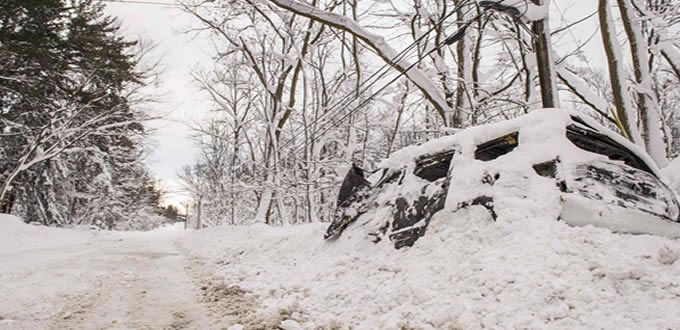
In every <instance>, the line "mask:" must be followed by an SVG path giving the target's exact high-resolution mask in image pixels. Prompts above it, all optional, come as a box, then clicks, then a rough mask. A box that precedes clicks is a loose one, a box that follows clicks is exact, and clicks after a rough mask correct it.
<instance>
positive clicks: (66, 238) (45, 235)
mask: <svg viewBox="0 0 680 330" xmlns="http://www.w3.org/2000/svg"><path fill="white" fill-rule="evenodd" d="M97 234H98V233H96V232H88V231H79V230H69V229H63V228H52V227H45V226H36V225H30V224H26V223H24V222H23V221H21V219H19V218H17V217H15V216H13V215H9V214H0V256H4V255H10V254H15V253H20V252H24V251H27V250H37V249H47V248H55V247H62V246H66V245H76V244H84V243H86V242H88V241H90V240H92V239H93V238H94V237H95V236H96V235H97Z"/></svg>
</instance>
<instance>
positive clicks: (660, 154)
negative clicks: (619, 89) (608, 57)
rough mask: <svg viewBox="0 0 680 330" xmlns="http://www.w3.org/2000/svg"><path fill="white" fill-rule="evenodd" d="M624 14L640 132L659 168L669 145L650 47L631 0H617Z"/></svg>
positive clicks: (622, 18)
mask: <svg viewBox="0 0 680 330" xmlns="http://www.w3.org/2000/svg"><path fill="white" fill-rule="evenodd" d="M617 1H618V4H619V11H620V12H621V22H622V23H623V27H624V29H625V31H626V36H627V37H628V41H630V52H631V58H632V59H633V69H634V70H633V71H634V72H635V82H636V84H637V88H636V89H637V112H638V117H639V118H640V130H641V134H642V139H643V140H644V143H645V147H646V149H647V152H648V153H649V155H650V156H652V158H653V159H654V161H656V163H657V165H659V166H660V167H665V166H666V165H668V158H667V157H666V146H665V143H664V138H663V133H662V131H661V127H660V124H661V123H660V119H659V107H658V101H657V99H656V95H655V94H654V91H653V89H652V86H651V83H652V77H651V75H650V67H649V63H650V61H649V53H648V51H649V45H648V44H647V40H646V39H645V37H644V36H643V34H642V28H641V26H640V23H638V21H639V20H640V18H639V17H637V16H636V15H635V13H634V12H633V4H632V3H631V2H630V0H617Z"/></svg>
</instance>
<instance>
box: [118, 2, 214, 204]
mask: <svg viewBox="0 0 680 330" xmlns="http://www.w3.org/2000/svg"><path fill="white" fill-rule="evenodd" d="M156 1H158V2H168V3H172V2H173V1H172V0H160V1H159V0H156ZM106 12H107V14H109V15H111V16H115V17H118V18H119V20H120V22H121V24H122V29H123V33H125V34H126V35H128V36H129V37H130V38H132V39H142V40H145V41H149V42H151V43H153V44H155V45H156V49H155V51H154V52H153V55H152V57H153V58H152V60H160V64H161V68H162V74H161V78H160V79H159V82H160V83H159V85H158V87H157V92H158V93H160V94H161V95H160V97H159V101H160V102H158V103H157V104H154V105H152V107H153V112H154V113H155V114H161V115H164V116H165V118H164V119H162V120H156V121H153V122H152V123H151V124H150V125H149V126H150V127H151V128H152V129H155V130H156V131H155V132H154V133H153V135H152V140H153V142H154V149H153V151H152V153H151V155H150V157H149V159H148V160H147V163H148V164H149V166H150V168H151V171H152V174H153V175H154V176H155V177H156V178H157V179H160V180H161V185H162V187H163V189H164V190H166V192H167V195H166V202H167V203H172V204H176V205H178V204H180V205H181V204H183V203H184V201H185V200H186V197H184V196H183V194H181V193H179V192H178V190H180V187H179V184H178V182H177V172H178V171H179V170H180V169H181V168H182V167H183V166H185V165H190V164H192V163H193V162H194V160H195V159H196V157H195V154H194V147H193V144H192V142H191V139H190V136H191V130H190V129H189V126H188V124H191V123H195V122H197V121H198V119H199V118H200V117H201V116H202V115H203V114H205V113H206V112H207V110H208V108H209V104H207V103H206V102H205V97H202V96H201V93H200V92H199V90H198V89H197V88H196V85H195V84H194V83H193V80H192V78H191V70H192V69H194V68H197V67H207V66H210V65H211V62H212V60H211V57H210V55H209V54H210V53H211V50H212V46H211V44H210V43H209V41H208V39H207V37H206V36H205V35H199V36H195V35H193V34H186V33H184V32H185V31H187V29H188V28H189V27H190V26H191V24H192V22H193V19H192V17H190V16H189V15H187V14H186V13H184V12H183V11H182V10H181V9H179V8H177V7H164V6H155V5H148V4H135V3H106Z"/></svg>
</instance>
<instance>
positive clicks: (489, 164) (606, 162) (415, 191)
mask: <svg viewBox="0 0 680 330" xmlns="http://www.w3.org/2000/svg"><path fill="white" fill-rule="evenodd" d="M472 206H480V207H484V208H486V209H487V210H488V212H489V214H490V215H491V218H492V219H494V220H503V221H516V220H517V219H522V218H530V217H536V216H537V215H540V216H550V217H551V218H554V219H559V220H561V221H565V222H566V223H568V224H571V225H575V226H584V225H593V226H597V227H605V228H609V229H611V230H613V231H616V232H622V233H635V234H657V235H664V236H668V237H680V222H678V221H679V215H680V210H679V205H678V199H677V197H676V195H675V193H674V192H673V191H672V190H671V189H669V188H668V186H667V185H666V184H665V183H664V182H663V179H662V177H661V175H660V173H659V169H658V168H657V167H656V165H655V163H654V162H653V160H652V159H651V158H650V157H649V156H648V155H647V154H646V153H645V152H644V151H643V150H641V149H640V148H639V147H637V146H636V145H634V144H632V143H630V142H628V141H627V140H626V139H624V138H623V137H621V136H620V135H618V134H616V133H614V132H612V131H611V130H609V129H607V128H605V127H604V126H602V125H600V124H599V123H597V122H596V121H594V120H592V119H591V118H588V117H586V116H583V115H580V114H577V113H574V112H569V111H565V110H559V109H542V110H536V111H533V112H531V113H529V114H527V115H524V116H522V117H519V118H516V119H513V120H508V121H504V122H499V123H495V124H489V125H483V126H478V127H473V128H468V129H465V130H463V131H461V132H459V133H456V134H454V135H451V136H445V137H441V138H438V139H434V140H431V141H428V142H427V143H424V144H421V145H417V146H409V147H406V148H404V149H402V150H399V151H398V152H396V153H394V154H393V155H392V156H390V157H389V158H388V159H386V160H384V161H383V162H382V163H381V164H380V167H379V169H378V170H376V171H375V172H373V174H371V175H365V173H364V171H363V170H362V169H360V168H358V167H354V166H353V167H352V168H351V169H350V170H349V172H348V174H347V176H346V177H345V180H344V181H343V184H342V187H341V189H340V193H339V196H338V204H337V209H336V212H335V218H334V221H333V222H332V223H331V225H330V226H329V227H328V229H327V231H326V234H325V236H324V238H325V239H328V240H332V239H335V238H337V237H339V236H340V235H341V234H343V232H345V233H347V232H354V233H359V234H361V235H368V236H369V237H372V238H373V240H374V241H376V242H377V241H380V240H382V239H384V238H388V239H390V240H391V241H392V242H393V244H394V245H395V247H397V248H400V247H403V246H410V245H412V244H413V243H414V242H415V241H416V240H417V239H419V238H420V237H421V236H423V235H424V234H425V231H426V230H427V228H428V225H429V224H430V221H431V219H432V218H433V216H435V215H436V214H437V213H438V212H443V211H445V212H447V213H446V214H452V216H455V212H457V211H459V210H461V209H467V208H469V207H472Z"/></svg>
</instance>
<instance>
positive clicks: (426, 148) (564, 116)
mask: <svg viewBox="0 0 680 330" xmlns="http://www.w3.org/2000/svg"><path fill="white" fill-rule="evenodd" d="M574 118H577V120H579V121H581V122H582V123H580V124H581V125H582V126H583V124H585V126H587V127H588V126H589V127H590V128H592V129H594V130H596V131H597V132H598V133H600V134H602V135H605V136H607V137H609V138H611V139H612V140H614V141H615V142H617V143H619V144H620V145H622V146H623V147H625V148H627V149H628V150H630V151H631V152H633V153H634V154H635V155H636V156H638V157H639V158H640V159H641V160H643V161H644V162H645V163H646V164H647V165H648V166H649V168H650V169H651V171H652V172H653V173H654V174H655V175H656V176H658V177H661V174H660V171H659V169H658V167H657V166H656V164H655V162H654V161H653V160H652V158H651V157H650V156H649V155H648V154H647V153H646V152H645V151H644V150H643V149H642V148H640V147H639V146H637V145H635V144H633V143H631V142H630V141H628V140H627V139H626V138H624V137H623V136H621V135H619V134H617V133H615V132H613V131H612V130H610V129H608V128H606V127H604V126H602V125H601V124H600V123H598V122H597V121H595V120H594V119H592V118H590V117H588V116H587V115H583V114H579V113H577V112H574V111H569V110H562V109H538V110H534V111H531V112H529V113H528V114H526V115H523V116H520V117H517V118H514V119H510V120H505V121H501V122H497V123H492V124H486V125H480V126H475V127H470V128H467V129H464V130H462V131H460V132H458V133H456V134H454V135H450V136H444V137H440V138H437V139H433V140H430V141H428V142H425V143H423V144H420V145H412V146H408V147H405V148H403V149H401V150H398V151H397V152H395V153H393V154H392V155H391V156H390V157H389V158H387V159H385V160H383V161H382V162H381V164H380V167H382V168H401V167H403V166H405V165H406V166H408V165H411V164H414V163H415V161H416V160H418V159H420V158H423V157H426V156H428V155H436V154H440V153H443V152H447V151H450V150H452V149H454V148H456V149H458V150H460V151H461V152H463V153H468V152H473V151H474V150H475V148H476V146H477V145H479V144H481V143H484V142H487V141H490V140H493V139H496V138H499V137H502V136H504V135H507V134H510V133H513V132H518V131H521V130H522V129H523V128H525V127H530V128H536V127H541V128H544V130H541V135H545V137H549V136H554V135H555V134H564V133H565V129H566V127H567V126H569V125H571V124H574V123H575V120H574ZM533 131H534V132H535V131H536V130H533ZM520 139H522V137H520Z"/></svg>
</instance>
